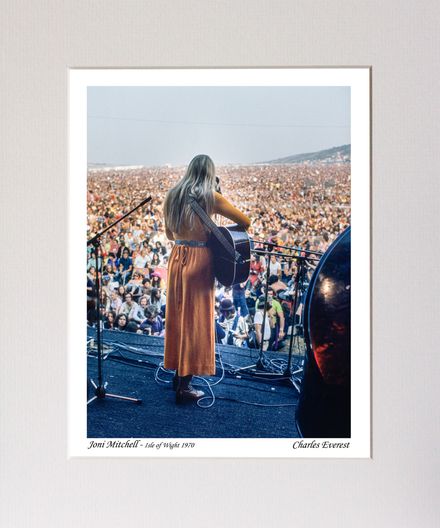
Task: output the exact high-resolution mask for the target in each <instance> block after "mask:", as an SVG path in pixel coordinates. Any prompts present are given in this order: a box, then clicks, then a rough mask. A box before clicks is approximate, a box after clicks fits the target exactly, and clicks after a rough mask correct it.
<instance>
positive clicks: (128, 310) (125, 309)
mask: <svg viewBox="0 0 440 528" xmlns="http://www.w3.org/2000/svg"><path fill="white" fill-rule="evenodd" d="M138 312H139V305H138V303H136V302H134V301H133V296H132V295H131V293H126V294H125V302H123V303H122V305H121V308H120V310H119V314H120V315H121V314H125V315H126V316H127V318H128V320H132V319H134V320H135V321H136V320H138V319H139V315H138Z"/></svg>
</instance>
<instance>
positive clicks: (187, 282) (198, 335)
mask: <svg viewBox="0 0 440 528" xmlns="http://www.w3.org/2000/svg"><path fill="white" fill-rule="evenodd" d="M214 213H218V214H221V215H223V216H225V217H227V218H229V219H230V220H232V221H234V222H237V223H239V224H241V225H244V226H245V227H248V226H249V225H250V220H249V218H248V217H247V216H246V215H244V214H243V213H241V212H240V211H239V210H238V209H236V208H235V207H234V206H233V205H232V204H230V203H229V202H228V201H227V200H226V199H225V198H224V197H223V196H222V195H220V194H218V193H215V204H214ZM167 236H168V238H170V239H174V240H178V239H180V240H199V241H206V240H207V239H208V234H207V231H206V229H205V227H204V226H203V224H202V222H201V221H200V220H199V219H198V218H196V219H195V226H194V229H193V230H192V231H186V232H182V233H171V232H170V231H169V230H168V229H167ZM166 297H167V300H166V314H165V316H166V317H165V354H164V366H165V368H166V369H171V370H177V371H178V373H179V376H188V375H190V374H193V375H207V376H209V375H212V374H215V321H214V270H213V261H212V254H211V250H210V249H208V248H207V247H191V246H180V245H175V246H174V247H173V249H172V251H171V255H170V258H169V261H168V282H167V292H166Z"/></svg>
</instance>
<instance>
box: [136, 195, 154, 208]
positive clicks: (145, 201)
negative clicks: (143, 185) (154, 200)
mask: <svg viewBox="0 0 440 528" xmlns="http://www.w3.org/2000/svg"><path fill="white" fill-rule="evenodd" d="M148 202H151V196H149V197H148V198H145V200H144V201H143V202H141V203H140V204H139V205H138V207H142V206H143V205H145V204H146V203H148Z"/></svg>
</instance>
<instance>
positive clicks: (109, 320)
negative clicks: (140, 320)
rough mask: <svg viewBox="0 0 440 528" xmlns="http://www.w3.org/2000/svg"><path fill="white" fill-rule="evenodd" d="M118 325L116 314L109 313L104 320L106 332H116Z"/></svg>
mask: <svg viewBox="0 0 440 528" xmlns="http://www.w3.org/2000/svg"><path fill="white" fill-rule="evenodd" d="M115 325H116V314H115V312H113V311H110V312H107V315H106V317H105V319H104V328H105V329H106V330H114V328H115Z"/></svg>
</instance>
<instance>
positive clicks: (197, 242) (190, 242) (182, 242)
mask: <svg viewBox="0 0 440 528" xmlns="http://www.w3.org/2000/svg"><path fill="white" fill-rule="evenodd" d="M174 243H175V244H176V245H178V246H190V247H207V246H208V242H202V241H201V240H175V241H174Z"/></svg>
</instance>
